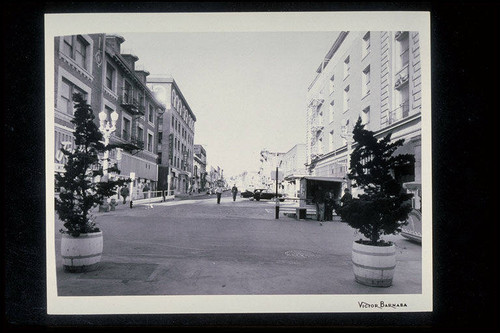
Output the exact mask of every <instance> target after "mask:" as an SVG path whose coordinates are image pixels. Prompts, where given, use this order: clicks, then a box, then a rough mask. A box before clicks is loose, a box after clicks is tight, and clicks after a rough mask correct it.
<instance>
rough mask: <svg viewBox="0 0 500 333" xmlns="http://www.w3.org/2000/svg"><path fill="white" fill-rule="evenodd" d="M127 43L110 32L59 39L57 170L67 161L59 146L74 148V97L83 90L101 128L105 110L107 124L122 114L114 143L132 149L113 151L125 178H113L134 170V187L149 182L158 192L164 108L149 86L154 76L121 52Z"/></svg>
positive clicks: (111, 152) (56, 67)
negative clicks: (160, 119)
mask: <svg viewBox="0 0 500 333" xmlns="http://www.w3.org/2000/svg"><path fill="white" fill-rule="evenodd" d="M123 42H124V38H123V37H121V36H117V35H106V34H91V35H72V36H61V37H56V38H55V45H54V46H55V57H54V69H55V72H54V74H55V75H54V79H55V82H54V84H55V86H54V87H55V89H54V92H55V94H54V97H55V101H54V105H55V112H54V114H55V118H54V125H55V128H54V130H55V166H56V172H62V171H63V166H64V163H65V161H64V157H63V155H62V153H61V151H60V148H61V147H63V146H66V147H71V146H72V145H73V131H74V128H73V124H72V123H71V120H72V119H73V114H74V108H73V101H72V95H73V93H75V92H78V93H81V94H82V95H83V96H84V98H85V99H86V100H87V103H88V104H89V105H90V106H91V108H92V110H93V111H94V115H95V122H96V124H97V125H99V116H98V114H99V113H100V112H101V111H104V112H105V113H106V114H107V115H108V120H110V117H109V115H110V114H111V113H112V112H113V111H116V112H117V113H118V120H117V122H116V130H115V131H114V132H113V134H112V135H111V138H110V144H118V143H119V144H122V145H125V146H126V148H127V149H125V150H119V149H113V150H111V151H110V159H111V164H115V163H116V164H117V166H118V169H119V170H120V174H113V173H112V174H110V176H111V177H126V178H128V177H129V176H130V174H131V173H132V172H133V173H135V180H134V188H136V189H137V188H140V187H142V186H143V185H144V184H145V183H146V182H147V183H149V184H150V188H151V189H152V190H153V191H154V190H156V188H157V181H158V168H157V158H158V155H157V147H156V144H155V142H156V140H157V133H158V117H159V116H160V115H161V114H162V113H163V112H164V110H165V109H164V107H163V106H162V104H161V103H160V102H159V101H158V100H156V98H155V97H154V95H153V93H152V92H151V91H150V90H149V89H148V87H147V86H146V77H147V76H148V74H149V73H148V72H147V71H144V70H138V69H136V68H135V62H136V61H137V60H138V57H136V56H135V55H132V54H122V53H121V44H122V43H123Z"/></svg>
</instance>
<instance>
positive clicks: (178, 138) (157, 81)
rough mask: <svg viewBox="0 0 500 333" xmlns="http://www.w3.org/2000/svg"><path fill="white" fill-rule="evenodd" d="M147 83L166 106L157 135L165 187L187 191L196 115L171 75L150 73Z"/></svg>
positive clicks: (161, 174)
mask: <svg viewBox="0 0 500 333" xmlns="http://www.w3.org/2000/svg"><path fill="white" fill-rule="evenodd" d="M147 85H148V87H149V88H150V89H151V90H152V91H154V92H155V94H156V96H157V98H158V100H160V101H161V102H162V103H163V104H164V105H165V108H166V112H165V113H163V115H162V117H161V122H160V127H159V130H158V135H159V136H160V138H161V144H160V146H159V152H158V155H159V162H160V163H159V164H160V168H159V170H160V175H159V177H160V178H161V179H164V180H165V181H164V182H162V187H164V189H167V188H166V183H168V184H170V185H169V187H170V188H169V190H171V191H173V192H174V194H185V193H188V192H189V191H190V190H192V186H193V184H194V181H195V180H194V179H193V165H194V135H195V122H196V116H195V115H194V113H193V111H192V110H191V108H190V107H189V104H188V102H187V100H186V98H185V97H184V95H183V94H182V92H181V90H180V88H179V86H178V85H177V83H176V82H175V80H174V79H173V78H171V77H154V76H151V77H148V80H147Z"/></svg>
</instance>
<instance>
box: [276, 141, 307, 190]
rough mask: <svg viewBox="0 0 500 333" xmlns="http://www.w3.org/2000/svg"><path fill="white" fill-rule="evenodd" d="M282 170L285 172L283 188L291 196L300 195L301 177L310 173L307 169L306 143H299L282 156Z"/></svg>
mask: <svg viewBox="0 0 500 333" xmlns="http://www.w3.org/2000/svg"><path fill="white" fill-rule="evenodd" d="M282 161H283V162H282V163H281V167H280V170H281V171H282V172H283V176H284V181H283V190H284V193H286V194H287V195H288V196H289V197H298V194H299V191H300V178H301V177H304V176H306V175H308V173H307V170H306V162H307V158H306V145H305V144H303V143H302V144H297V145H295V146H294V147H293V148H291V149H290V150H289V151H288V152H286V153H285V154H284V155H283V156H282Z"/></svg>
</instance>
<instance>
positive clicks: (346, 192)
mask: <svg viewBox="0 0 500 333" xmlns="http://www.w3.org/2000/svg"><path fill="white" fill-rule="evenodd" d="M351 200H352V194H351V191H349V189H348V188H346V189H345V190H344V195H343V196H342V198H341V199H340V202H341V203H342V206H345V205H346V204H347V203H348V202H349V201H351Z"/></svg>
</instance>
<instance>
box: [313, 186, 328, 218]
mask: <svg viewBox="0 0 500 333" xmlns="http://www.w3.org/2000/svg"><path fill="white" fill-rule="evenodd" d="M313 201H314V204H315V205H316V220H317V221H324V220H325V193H324V191H323V188H322V187H321V186H318V188H317V189H316V191H315V192H314V195H313Z"/></svg>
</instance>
